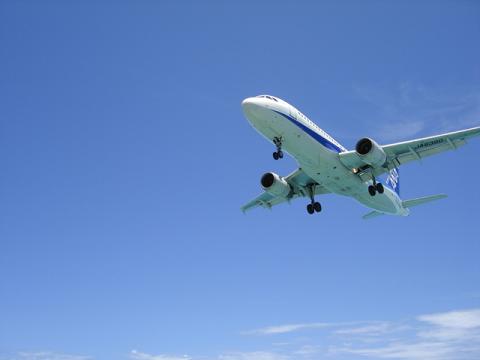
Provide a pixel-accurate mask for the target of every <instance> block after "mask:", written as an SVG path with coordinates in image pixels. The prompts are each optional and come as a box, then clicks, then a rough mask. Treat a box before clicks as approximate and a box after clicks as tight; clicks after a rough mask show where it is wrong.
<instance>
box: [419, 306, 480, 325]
mask: <svg viewBox="0 0 480 360" xmlns="http://www.w3.org/2000/svg"><path fill="white" fill-rule="evenodd" d="M418 320H420V321H424V322H427V323H430V324H432V325H437V326H441V327H447V328H460V329H473V328H477V327H480V309H472V310H462V311H450V312H446V313H437V314H429V315H421V316H419V317H418Z"/></svg>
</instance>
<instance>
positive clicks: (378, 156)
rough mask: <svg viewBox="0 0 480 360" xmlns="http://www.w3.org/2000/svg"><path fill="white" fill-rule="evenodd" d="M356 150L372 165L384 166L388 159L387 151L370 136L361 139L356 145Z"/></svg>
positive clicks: (364, 160) (366, 162)
mask: <svg viewBox="0 0 480 360" xmlns="http://www.w3.org/2000/svg"><path fill="white" fill-rule="evenodd" d="M355 151H356V152H357V154H358V156H359V157H360V159H362V161H363V162H364V163H365V164H368V165H371V166H383V164H385V162H386V161H387V154H385V151H383V149H382V147H381V146H380V145H378V144H377V143H376V142H375V141H373V140H372V139H370V138H363V139H360V140H359V141H358V142H357V145H356V146H355Z"/></svg>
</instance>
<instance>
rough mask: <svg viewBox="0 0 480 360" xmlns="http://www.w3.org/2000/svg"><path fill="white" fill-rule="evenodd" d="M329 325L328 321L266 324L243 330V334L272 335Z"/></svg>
mask: <svg viewBox="0 0 480 360" xmlns="http://www.w3.org/2000/svg"><path fill="white" fill-rule="evenodd" d="M328 326H331V324H328V323H319V322H317V323H304V324H286V325H277V326H268V327H265V328H261V329H255V330H249V331H246V332H244V334H252V335H255V334H257V335H274V334H285V333H290V332H294V331H299V330H305V329H319V328H325V327H328Z"/></svg>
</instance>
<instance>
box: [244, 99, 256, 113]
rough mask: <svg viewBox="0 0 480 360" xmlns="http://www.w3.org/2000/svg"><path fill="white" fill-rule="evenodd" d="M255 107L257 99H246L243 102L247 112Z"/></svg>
mask: <svg viewBox="0 0 480 360" xmlns="http://www.w3.org/2000/svg"><path fill="white" fill-rule="evenodd" d="M253 106H255V98H251V97H249V98H246V99H245V100H243V101H242V107H243V108H244V109H245V110H247V109H249V108H250V109H251V108H252V107H253Z"/></svg>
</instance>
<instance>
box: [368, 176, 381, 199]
mask: <svg viewBox="0 0 480 360" xmlns="http://www.w3.org/2000/svg"><path fill="white" fill-rule="evenodd" d="M372 181H373V185H369V186H368V193H369V194H370V196H375V194H376V193H377V192H378V193H379V194H383V192H384V191H385V189H384V188H383V184H382V183H377V180H376V179H375V176H373V175H372Z"/></svg>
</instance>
